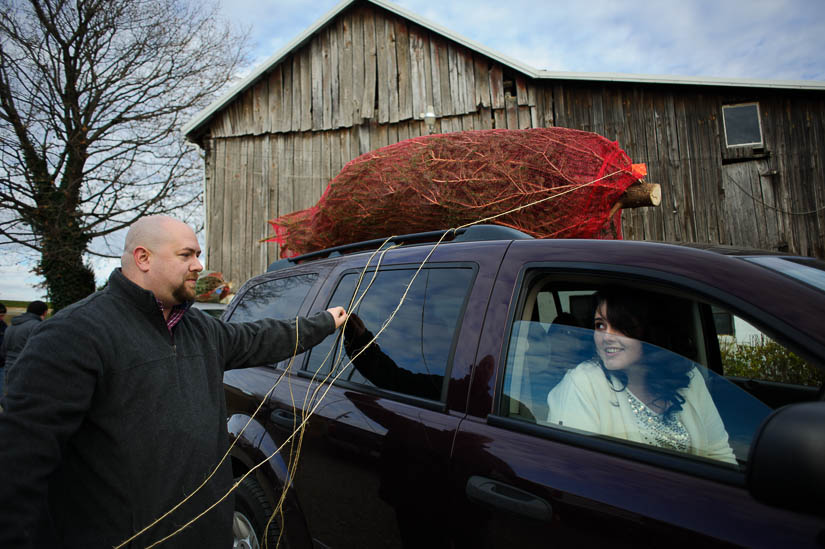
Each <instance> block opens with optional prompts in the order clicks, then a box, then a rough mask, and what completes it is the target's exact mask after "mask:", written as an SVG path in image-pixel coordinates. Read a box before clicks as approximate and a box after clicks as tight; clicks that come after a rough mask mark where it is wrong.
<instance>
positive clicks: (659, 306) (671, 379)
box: [593, 287, 693, 414]
mask: <svg viewBox="0 0 825 549" xmlns="http://www.w3.org/2000/svg"><path fill="white" fill-rule="evenodd" d="M594 298H595V303H594V308H593V310H594V313H595V311H596V310H598V309H599V308H600V307H601V306H602V304H603V303H606V304H607V322H608V323H610V325H611V326H612V327H614V328H615V329H617V330H619V331H621V332H622V333H624V334H625V335H626V336H628V337H632V338H633V339H638V340H639V341H642V342H645V343H648V344H650V345H644V346H643V355H642V361H643V363H644V365H645V366H646V372H647V375H646V377H645V382H646V383H647V388H648V390H649V391H650V393H651V394H652V395H653V396H654V402H657V403H660V404H663V405H667V409H666V410H665V414H671V413H675V412H678V411H679V410H681V409H682V404H684V402H685V399H684V397H683V396H682V395H680V394H679V392H678V391H679V389H683V388H685V387H687V386H688V385H689V384H690V376H689V375H688V373H689V372H690V371H691V370H692V369H693V363H692V362H691V361H690V360H689V359H687V358H685V357H684V356H683V355H685V354H689V353H688V352H686V350H685V349H684V348H683V347H684V345H682V344H680V341H681V342H684V341H687V340H688V334H686V333H684V334H681V333H677V328H676V326H677V325H678V324H677V323H676V322H672V319H671V316H672V315H673V312H674V308H672V307H669V306H668V304H669V302H670V301H671V300H674V299H677V298H674V297H670V296H663V295H658V294H654V293H651V292H642V291H638V290H633V289H630V288H618V287H610V288H604V289H602V290H600V291H598V292H597V293H596V294H595V296H594ZM599 364H600V365H601V367H602V371H604V374H605V376H607V379H608V380H611V377H613V378H616V379H618V380H619V381H620V382H621V387H620V388H619V389H616V390H617V391H622V390H624V388H625V387H626V386H627V374H626V373H625V372H622V371H610V370H607V368H605V367H604V364H602V363H601V360H599ZM611 385H612V383H611Z"/></svg>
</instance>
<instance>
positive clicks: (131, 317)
mask: <svg viewBox="0 0 825 549" xmlns="http://www.w3.org/2000/svg"><path fill="white" fill-rule="evenodd" d="M200 253H201V249H200V246H199V245H198V240H197V238H196V237H195V233H194V231H192V229H191V228H190V227H189V226H187V225H186V224H184V223H182V222H181V221H178V220H175V219H172V218H170V217H166V216H152V217H145V218H141V219H139V220H138V221H136V222H135V223H134V224H133V225H132V226H131V227H130V229H129V232H128V233H127V235H126V242H125V246H124V251H123V255H122V257H121V268H119V269H115V270H114V272H112V274H111V276H110V277H109V283H108V285H107V286H106V288H105V289H103V290H101V291H99V292H96V293H94V294H92V295H91V296H89V297H87V298H85V299H83V300H81V301H79V302H77V303H75V304H73V305H71V306H69V307H67V308H65V309H63V310H61V311H59V312H58V313H57V314H55V315H54V316H52V318H50V319H49V320H48V321H47V322H44V323H42V325H41V326H40V328H39V329H38V330H36V331H35V332H34V334H33V335H32V337H31V338H30V339H29V343H28V345H26V348H25V349H24V350H23V352H22V353H21V354H20V356H19V357H18V359H17V363H16V364H15V374H14V375H13V376H11V377H10V379H9V384H8V387H7V393H6V396H5V399H4V400H3V408H4V410H5V412H4V413H2V414H0V440H2V441H4V442H3V444H2V445H0V547H16V548H32V547H43V548H45V547H50V548H51V547H61V548H77V549H81V548H82V549H102V548H104V547H105V548H107V549H111V548H112V547H114V546H117V545H120V544H121V543H123V542H124V541H126V540H127V539H128V538H130V537H131V536H132V535H133V534H135V533H137V532H138V531H140V530H141V529H143V527H145V526H148V525H149V524H151V523H152V522H153V521H155V519H157V518H159V517H160V516H161V515H163V514H164V513H166V512H167V511H169V510H171V509H172V508H173V507H174V506H175V505H177V504H178V503H181V502H182V500H183V499H184V498H185V497H187V496H188V495H191V497H190V498H189V499H188V500H187V501H186V502H185V503H183V504H182V505H181V506H180V507H179V508H178V509H177V510H176V511H174V512H173V513H171V514H170V515H169V516H168V517H167V518H165V519H164V520H163V521H161V522H160V523H159V524H157V525H156V526H154V527H152V528H151V529H149V530H148V531H147V532H146V533H144V534H142V535H141V536H140V537H138V538H137V539H135V540H134V541H133V542H130V543H129V544H127V545H128V546H129V547H146V546H148V545H151V544H152V543H153V542H155V541H158V540H160V539H162V538H164V537H166V536H168V535H171V534H173V533H174V532H175V531H176V530H177V529H178V528H179V527H180V526H182V525H184V524H186V523H187V522H189V521H190V520H192V519H194V518H195V517H196V516H198V515H199V514H200V513H201V512H203V511H204V510H205V509H207V508H209V507H210V506H211V505H213V504H216V503H217V502H218V501H219V500H220V499H221V498H222V497H223V496H224V495H225V494H226V493H227V492H228V491H229V489H230V488H231V487H232V467H231V463H230V462H229V461H228V460H224V461H223V462H222V464H221V466H220V468H218V469H217V472H216V473H215V474H214V476H212V478H211V479H210V480H209V482H208V483H206V484H205V485H204V486H203V487H202V488H200V489H199V490H198V488H199V487H200V486H201V484H202V482H203V481H204V480H205V479H206V478H207V477H209V476H210V474H211V473H212V471H213V470H215V468H216V466H217V465H218V463H219V462H221V460H222V458H223V456H224V454H225V452H226V450H227V448H228V447H229V440H228V438H229V437H228V434H227V428H226V401H225V397H224V391H223V373H224V370H227V369H230V368H243V367H247V366H257V365H263V364H271V363H273V362H278V361H280V360H283V359H285V358H288V357H290V356H292V355H293V353H296V352H297V353H302V352H304V351H305V350H306V349H308V348H310V347H312V346H314V345H316V344H317V343H320V342H321V341H322V340H323V339H325V338H326V337H327V336H328V335H330V334H332V333H333V332H335V330H336V329H337V328H339V327H340V326H341V325H342V324H343V323H344V321H345V320H346V318H347V314H346V311H345V310H344V309H343V308H342V307H332V308H330V309H327V310H326V311H323V312H320V313H318V314H316V315H314V316H312V317H310V318H293V319H291V320H289V321H281V320H275V319H263V320H259V321H257V322H247V323H224V322H222V321H220V320H218V319H216V318H214V317H211V316H209V315H207V314H205V313H203V312H202V311H200V310H198V309H194V308H190V305H191V304H192V300H193V299H194V296H195V282H196V280H197V278H198V274H199V273H200V272H201V270H202V269H203V265H201V263H200V261H199V260H198V257H199V255H200ZM196 490H197V492H196ZM233 500H234V497H228V498H226V499H224V500H223V501H221V502H220V503H217V505H215V506H214V507H213V508H212V509H211V510H210V511H209V512H208V513H207V514H206V515H205V516H204V517H203V518H202V519H200V520H198V521H197V522H195V523H194V524H193V525H191V526H189V527H188V528H186V529H184V530H182V531H181V532H180V533H179V534H176V535H174V536H173V537H171V538H170V539H169V540H168V541H166V542H164V543H163V547H164V548H166V549H169V548H192V547H197V548H199V549H210V548H215V549H226V548H227V547H231V546H232V538H233V535H232V520H233V507H234V506H233ZM44 501H48V504H47V505H45V506H44V505H43V504H42V502H44ZM44 507H45V509H44ZM43 524H51V526H50V527H49V528H43V527H42V525H43ZM44 530H49V531H48V532H45V531H44Z"/></svg>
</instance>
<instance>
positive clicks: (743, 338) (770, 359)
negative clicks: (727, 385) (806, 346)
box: [714, 308, 825, 388]
mask: <svg viewBox="0 0 825 549" xmlns="http://www.w3.org/2000/svg"><path fill="white" fill-rule="evenodd" d="M714 316H715V317H717V318H719V317H720V316H721V317H723V318H725V319H726V320H725V322H724V326H725V328H726V329H725V330H723V331H720V330H718V322H717V337H718V338H719V351H720V353H721V357H722V368H723V371H724V374H725V376H726V377H737V378H747V379H753V380H761V381H768V382H775V383H782V384H788V385H801V386H807V387H814V388H816V387H820V386H821V385H822V383H823V382H825V376H823V374H822V372H821V371H819V370H818V369H817V368H816V367H814V366H812V365H810V364H808V363H807V362H806V361H805V360H804V359H802V358H801V357H799V356H798V355H796V354H794V353H793V352H792V351H790V350H788V349H786V348H785V347H784V346H782V345H781V344H779V343H777V342H776V341H774V340H773V339H771V338H770V337H769V336H767V335H766V334H764V333H763V332H762V331H761V330H760V329H759V328H757V327H755V326H753V325H752V324H750V323H749V322H747V321H746V320H744V319H742V318H740V317H739V316H737V315H735V314H731V313H728V312H726V311H725V310H724V309H721V308H714Z"/></svg>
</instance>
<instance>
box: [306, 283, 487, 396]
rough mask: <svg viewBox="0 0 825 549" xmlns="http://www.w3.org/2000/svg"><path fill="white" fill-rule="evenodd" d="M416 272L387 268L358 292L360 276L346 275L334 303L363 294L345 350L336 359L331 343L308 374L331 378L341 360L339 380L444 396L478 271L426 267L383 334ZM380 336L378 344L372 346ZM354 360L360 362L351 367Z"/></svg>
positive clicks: (313, 359) (315, 353)
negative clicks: (457, 334)
mask: <svg viewBox="0 0 825 549" xmlns="http://www.w3.org/2000/svg"><path fill="white" fill-rule="evenodd" d="M414 274H415V270H414V269H393V270H385V271H381V272H380V273H379V274H378V276H377V277H376V279H375V281H374V282H372V283H371V284H370V278H371V276H372V275H371V274H369V273H368V274H367V275H366V276H365V280H364V281H363V282H362V284H361V287H360V288H359V289H358V291H357V292H355V285H356V283H357V280H358V276H359V275H358V274H355V273H352V274H347V275H345V276H344V277H343V278H342V280H341V282H340V283H339V285H338V288H337V289H336V291H335V293H334V295H333V297H332V299H331V301H330V303H350V302H351V299H352V296H353V293H354V292H355V294H356V304H355V305H354V306H353V307H351V308H352V313H353V317H352V318H350V321H349V322H348V324H347V330H346V332H345V342H344V346H343V347H344V348H343V352H342V350H341V349H338V350H337V353H336V354H335V356H334V357H333V353H332V352H331V351H330V349H331V347H332V345H333V344H334V342H333V341H332V338H329V339H328V340H327V341H324V342H323V343H321V344H320V345H318V346H317V347H315V348H314V349H313V350H312V353H311V355H310V358H309V363H308V369H309V371H311V372H313V373H315V372H317V373H318V374H319V375H325V374H328V373H329V372H330V364H332V363H333V358H335V365H336V366H335V368H336V373H338V372H339V371H340V369H341V368H347V370H346V371H344V372H343V374H341V377H340V378H339V379H344V380H348V381H352V382H355V383H360V384H364V385H368V386H375V387H380V388H383V389H387V390H391V391H395V392H400V393H405V394H409V395H414V396H418V397H423V398H430V399H434V400H438V399H440V398H441V392H442V386H443V380H444V374H445V372H446V370H447V365H448V362H449V359H450V353H451V350H452V344H453V336H454V334H455V330H456V327H457V325H458V321H459V317H460V314H461V311H462V308H463V304H464V301H465V298H466V296H467V293H468V291H469V288H470V286H471V281H472V277H473V270H472V269H469V268H432V269H423V270H422V271H421V272H420V273H419V274H418V276H417V277H416V278H415V280H414V281H413V283H412V285H411V286H410V288H409V291H407V294H406V297H405V298H404V302H403V304H402V305H401V307H400V308H399V309H398V312H397V313H395V316H394V318H393V319H392V321H391V322H390V323H389V324H387V326H386V328H384V330H383V331H381V329H382V327H383V326H384V325H385V324H386V322H387V320H388V319H389V318H390V316H391V315H392V313H393V311H394V310H395V309H396V307H398V304H399V301H400V300H401V298H402V296H403V295H404V292H405V290H406V289H407V285H408V284H409V283H410V280H411V279H412V277H413V275H414ZM368 286H369V288H368V289H367V287H368ZM379 332H380V334H379ZM376 334H377V335H378V337H377V339H376V341H375V342H374V343H372V344H369V342H370V341H371V340H372V339H373V337H374V336H375V335H376ZM350 359H353V362H354V365H352V364H351V365H349V366H347V365H348V364H349V362H350Z"/></svg>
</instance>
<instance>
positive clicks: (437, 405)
mask: <svg viewBox="0 0 825 549" xmlns="http://www.w3.org/2000/svg"><path fill="white" fill-rule="evenodd" d="M419 268H421V271H424V270H435V269H468V270H470V271H471V273H472V275H471V276H470V280H469V283H468V285H467V289H466V292H465V294H464V298H463V301H462V303H461V307H460V308H459V310H458V313H457V320H456V325H455V328H454V330H453V337H452V341H451V343H450V350H449V354H448V356H447V363H446V365H445V368H444V376H443V377H444V380H443V381H442V383H443V385H442V388H441V398H440V399H439V400H430V399H428V398H424V397H419V396H415V395H411V394H406V393H400V392H396V391H391V390H388V389H382V388H380V387H374V386H372V385H365V384H362V383H359V382H355V381H349V380H345V379H337V380H334V381H332V382H331V383H332V384H333V385H335V386H336V387H341V388H344V389H352V390H357V391H358V392H362V393H367V394H372V395H376V396H380V397H385V398H390V399H392V400H397V401H400V402H405V403H407V404H413V405H415V406H418V407H423V408H427V409H430V410H435V411H442V412H443V411H446V410H447V407H448V404H447V392H448V388H449V382H450V376H451V373H452V369H453V361H454V358H455V352H456V347H457V345H458V339H459V336H460V334H461V329H462V326H463V322H464V316H465V313H466V311H467V307H468V305H469V301H470V295H471V293H472V288H473V285H474V284H475V281H476V278H477V277H478V273H479V265H478V263H475V262H472V261H438V262H427V263H425V264H424V265H422V264H421V263H410V262H403V263H388V264H382V265H381V266H380V267H378V271H379V273H380V272H385V271H395V270H400V271H416V270H418V269H419ZM375 270H376V267H375V266H369V267H367V268H366V269H365V268H364V266H363V265H362V266H360V267H359V266H353V265H347V266H346V267H345V268H343V269H341V270H339V271H337V272H335V273H333V274H332V275H330V277H329V279H328V281H327V282H326V285H327V288H325V289H324V291H323V294H324V295H321V294H316V296H315V300H316V302H317V303H319V304H320V307H323V308H328V307H330V306H332V305H341V306H343V307H346V306H347V305H348V304H338V303H335V304H333V303H332V299H333V298H334V296H335V292H336V291H337V290H338V288H339V287H340V285H341V283H342V281H343V280H344V278H345V277H346V276H348V275H356V276H360V275H361V273H364V278H363V281H362V284H361V289H363V288H364V287H366V286H365V285H366V284H369V279H370V277H371V276H372V273H374V272H375ZM376 280H377V277H376ZM398 297H399V300H400V298H401V295H400V294H399V296H398ZM319 300H320V301H319ZM317 306H318V305H316V304H314V305H313V307H317ZM303 355H304V356H303V357H302V358H301V363H300V364H299V365H294V366H293V368H294V374H295V375H298V376H300V377H302V378H306V379H313V378H316V376H315V374H314V373H313V372H310V371H309V369H308V365H309V364H308V363H309V360H310V358H311V352H305V353H304V354H303ZM332 359H333V360H334V359H335V356H334V355H333V357H332ZM296 366H297V367H296ZM336 367H337V366H336ZM350 367H353V366H350ZM315 381H317V382H321V380H319V379H317V378H316V379H315Z"/></svg>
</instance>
